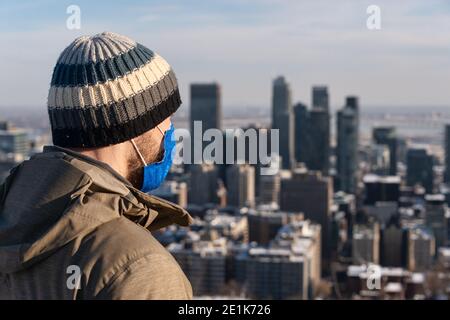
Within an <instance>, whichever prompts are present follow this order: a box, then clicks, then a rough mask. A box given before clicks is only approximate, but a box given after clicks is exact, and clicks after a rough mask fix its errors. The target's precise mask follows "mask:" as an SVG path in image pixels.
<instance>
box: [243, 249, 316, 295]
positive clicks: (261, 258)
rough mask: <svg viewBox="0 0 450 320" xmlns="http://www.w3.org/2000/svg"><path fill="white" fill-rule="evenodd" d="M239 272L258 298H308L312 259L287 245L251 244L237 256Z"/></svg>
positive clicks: (246, 289) (250, 293) (249, 289)
mask: <svg viewBox="0 0 450 320" xmlns="http://www.w3.org/2000/svg"><path fill="white" fill-rule="evenodd" d="M236 260H237V261H236V266H237V267H236V268H237V270H236V273H237V275H238V279H239V280H241V281H239V282H240V283H242V286H243V287H244V288H245V291H246V292H247V294H248V296H249V297H250V298H255V299H308V297H309V288H310V279H311V276H310V274H311V271H310V265H311V264H310V259H309V258H308V257H307V256H304V255H303V254H300V255H298V254H295V253H294V252H292V250H291V249H284V248H264V247H257V248H251V249H250V250H248V252H246V253H243V254H241V255H240V256H238V257H237V258H236Z"/></svg>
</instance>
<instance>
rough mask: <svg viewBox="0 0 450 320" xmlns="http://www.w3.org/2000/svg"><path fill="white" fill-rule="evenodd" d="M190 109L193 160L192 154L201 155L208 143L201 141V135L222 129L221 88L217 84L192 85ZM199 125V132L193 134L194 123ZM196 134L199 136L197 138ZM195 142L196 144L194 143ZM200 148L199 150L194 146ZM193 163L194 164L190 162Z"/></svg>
mask: <svg viewBox="0 0 450 320" xmlns="http://www.w3.org/2000/svg"><path fill="white" fill-rule="evenodd" d="M190 98H191V107H190V130H191V154H192V155H191V157H192V159H194V154H196V155H197V154H198V152H202V153H201V154H198V155H197V157H199V156H201V155H202V154H203V150H204V148H205V146H206V145H207V144H208V143H209V142H205V141H203V143H200V141H202V138H203V133H204V132H205V131H206V130H208V129H212V128H217V129H220V130H221V129H222V101H221V88H220V85H219V84H217V83H201V84H198V83H194V84H191V97H190ZM195 121H199V122H200V123H201V128H202V130H201V132H198V133H194V122H195ZM197 134H201V136H198V135H197ZM194 139H196V140H197V144H195V143H194ZM196 145H197V146H202V149H201V150H199V149H197V148H195V146H196ZM192 163H194V162H192Z"/></svg>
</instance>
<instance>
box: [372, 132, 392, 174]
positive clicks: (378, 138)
mask: <svg viewBox="0 0 450 320" xmlns="http://www.w3.org/2000/svg"><path fill="white" fill-rule="evenodd" d="M372 138H373V141H374V142H375V143H376V144H380V145H385V146H387V147H388V148H389V175H392V176H395V175H396V174H397V147H398V139H397V134H396V132H395V128H394V127H378V128H374V129H373V131H372Z"/></svg>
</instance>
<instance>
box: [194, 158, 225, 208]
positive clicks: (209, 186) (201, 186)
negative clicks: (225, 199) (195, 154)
mask: <svg viewBox="0 0 450 320" xmlns="http://www.w3.org/2000/svg"><path fill="white" fill-rule="evenodd" d="M189 175H190V180H189V193H188V203H190V204H198V205H203V204H206V203H218V202H220V201H219V200H218V196H217V192H218V189H219V171H218V168H217V167H216V166H214V165H213V164H207V163H202V164H197V165H191V166H190V170H189Z"/></svg>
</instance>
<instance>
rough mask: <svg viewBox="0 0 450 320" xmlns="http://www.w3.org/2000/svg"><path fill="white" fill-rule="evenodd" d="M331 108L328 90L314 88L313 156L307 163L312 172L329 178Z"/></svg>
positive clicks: (311, 118)
mask: <svg viewBox="0 0 450 320" xmlns="http://www.w3.org/2000/svg"><path fill="white" fill-rule="evenodd" d="M329 109H330V106H329V97H328V88H327V87H326V86H314V87H313V88H312V110H311V112H310V126H309V128H310V130H309V134H310V143H311V146H312V148H313V149H312V150H314V152H310V154H311V156H310V159H309V161H308V163H306V166H307V168H308V169H310V170H319V171H321V172H322V174H323V175H325V176H328V174H329V172H328V171H329V168H330V110H329Z"/></svg>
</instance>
